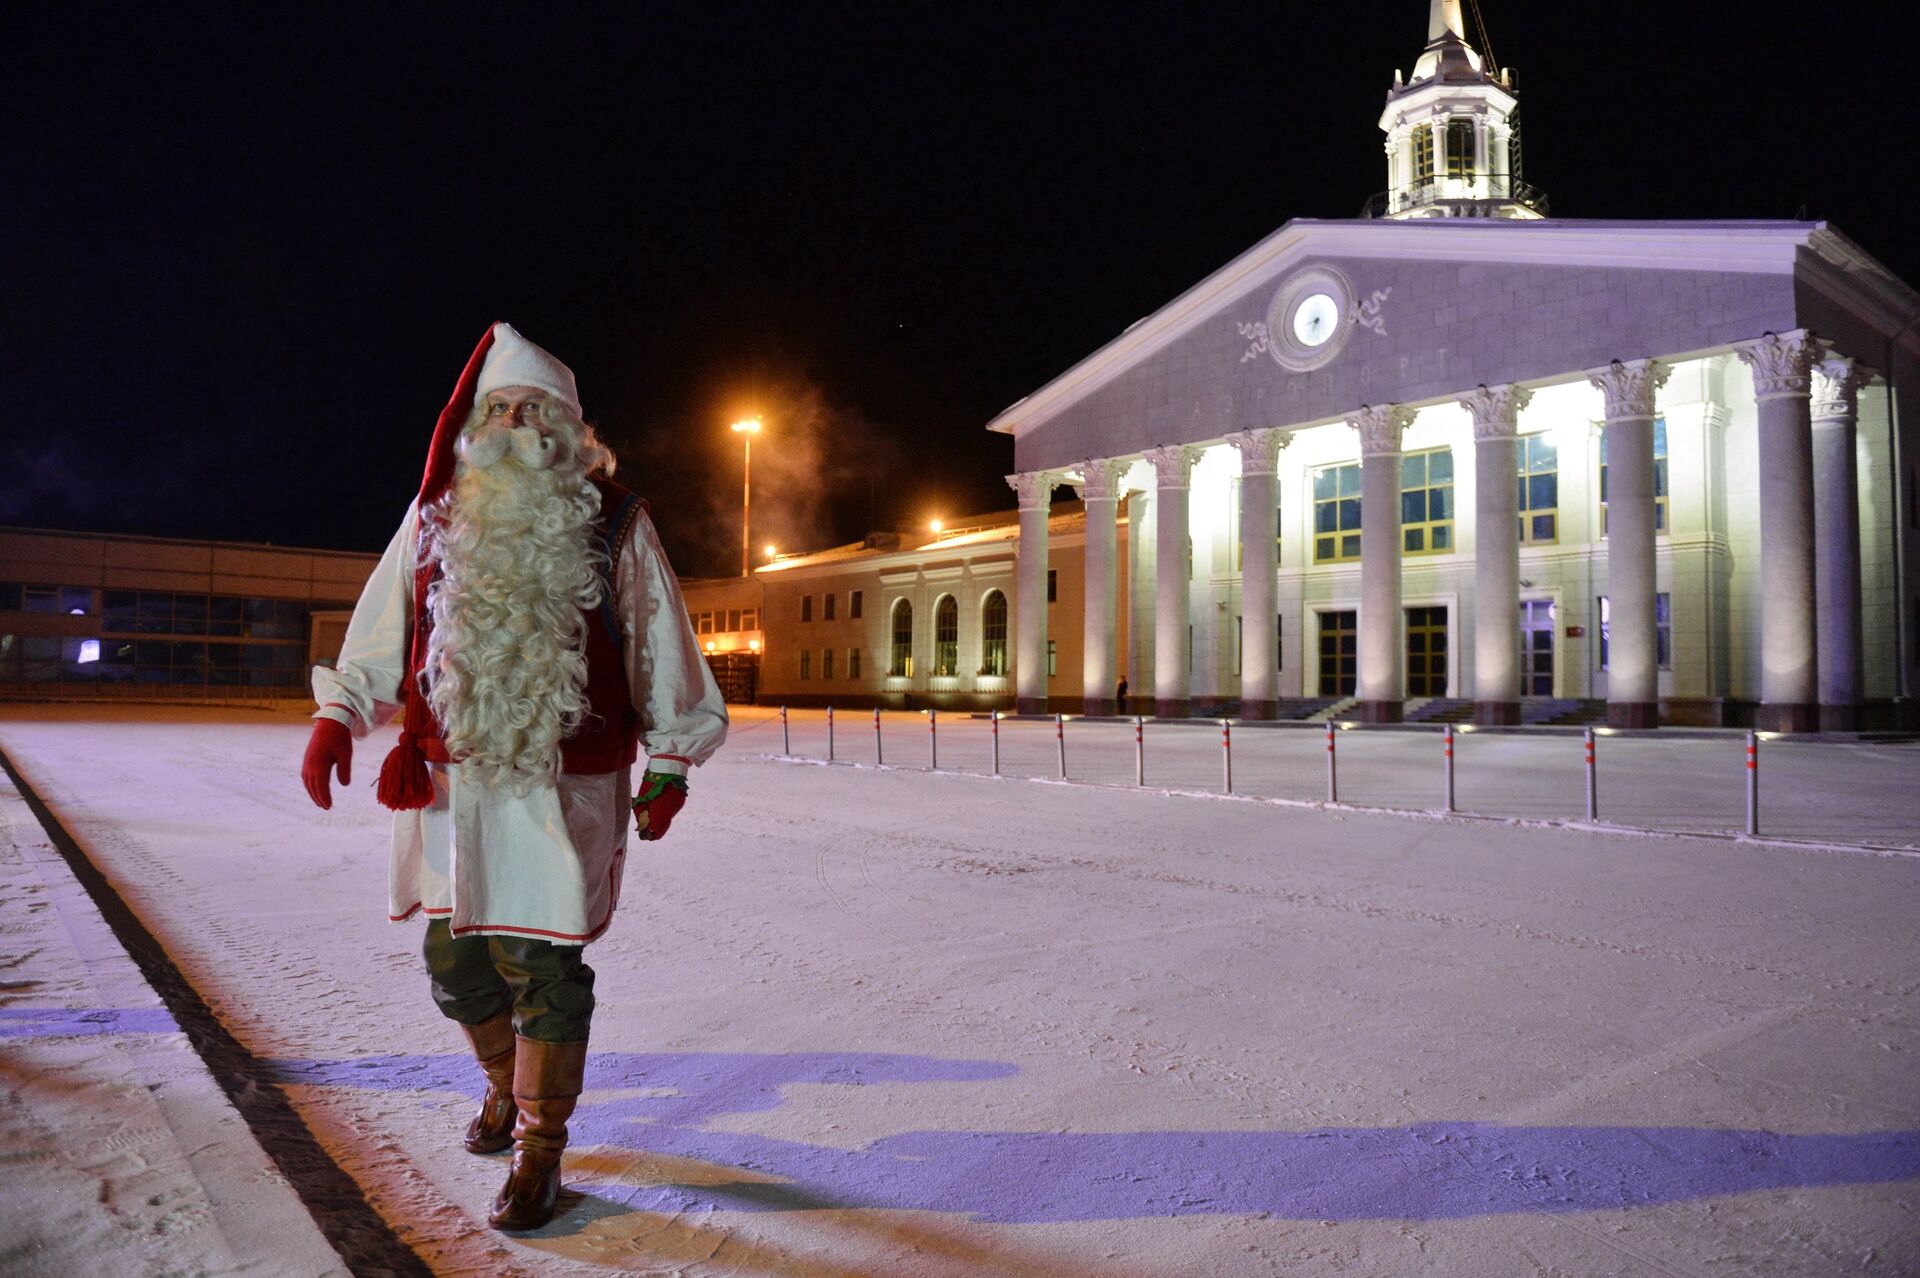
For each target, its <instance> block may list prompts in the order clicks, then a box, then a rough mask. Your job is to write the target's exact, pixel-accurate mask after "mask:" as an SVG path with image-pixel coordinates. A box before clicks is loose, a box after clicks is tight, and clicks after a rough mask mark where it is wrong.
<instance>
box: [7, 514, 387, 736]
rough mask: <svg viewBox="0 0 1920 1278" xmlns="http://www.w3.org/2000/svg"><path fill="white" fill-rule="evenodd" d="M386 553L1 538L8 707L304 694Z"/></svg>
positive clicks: (99, 538)
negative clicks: (15, 703)
mask: <svg viewBox="0 0 1920 1278" xmlns="http://www.w3.org/2000/svg"><path fill="white" fill-rule="evenodd" d="M378 562H379V556H378V555H372V554H353V553H350V552H346V551H335V550H296V549H289V548H286V547H280V546H266V545H256V544H248V543H240V542H221V541H189V540H182V539H177V538H167V537H135V536H119V535H107V534H95V533H76V532H58V531H52V530H46V529H34V528H5V529H0V698H4V697H15V698H19V697H46V696H56V695H57V696H61V697H76V696H99V697H112V696H129V695H131V696H148V697H151V696H156V695H165V696H168V697H189V698H191V697H232V696H247V697H265V698H278V697H290V698H297V697H303V696H305V695H306V688H307V680H308V676H307V672H308V670H309V669H310V668H311V667H312V666H313V665H314V664H315V663H316V662H331V661H332V660H334V659H335V658H336V657H337V656H338V655H339V651H340V643H341V641H342V639H343V638H344V637H345V635H346V628H347V619H348V617H349V616H350V615H351V613H352V611H353V605H354V601H355V600H356V599H357V598H359V595H360V589H361V587H362V586H363V585H365V584H366V580H367V578H368V577H369V576H371V575H372V572H373V568H374V565H375V564H376V563H378Z"/></svg>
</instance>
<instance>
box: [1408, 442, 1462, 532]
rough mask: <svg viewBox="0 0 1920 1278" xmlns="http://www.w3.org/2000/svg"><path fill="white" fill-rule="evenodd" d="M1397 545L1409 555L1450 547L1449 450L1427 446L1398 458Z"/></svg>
mask: <svg viewBox="0 0 1920 1278" xmlns="http://www.w3.org/2000/svg"><path fill="white" fill-rule="evenodd" d="M1400 548H1401V550H1402V551H1403V552H1405V553H1406V554H1409V555H1442V554H1449V553H1451V552H1452V550H1453V452H1452V450H1451V449H1446V448H1430V449H1428V450H1426V451H1425V452H1419V453H1408V454H1407V455H1406V456H1404V457H1402V458H1401V459H1400Z"/></svg>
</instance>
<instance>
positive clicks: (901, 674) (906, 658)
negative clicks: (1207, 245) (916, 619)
mask: <svg viewBox="0 0 1920 1278" xmlns="http://www.w3.org/2000/svg"><path fill="white" fill-rule="evenodd" d="M887 673H888V674H890V675H892V676H894V677H895V678H898V679H910V678H912V677H913V605H912V604H910V603H908V602H907V601H906V600H904V599H901V600H899V601H897V602H896V603H895V604H894V605H893V661H892V662H891V663H890V664H889V665H888V666H887Z"/></svg>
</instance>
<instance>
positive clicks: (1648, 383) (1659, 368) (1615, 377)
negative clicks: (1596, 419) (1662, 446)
mask: <svg viewBox="0 0 1920 1278" xmlns="http://www.w3.org/2000/svg"><path fill="white" fill-rule="evenodd" d="M1672 375H1673V370H1672V369H1671V368H1669V367H1668V366H1667V365H1665V364H1662V363H1661V362H1660V361H1659V360H1657V359H1630V360H1624V361H1623V360H1617V359H1616V360H1614V361H1613V362H1612V363H1611V364H1608V365H1606V366H1604V367H1602V368H1589V369H1588V370H1587V380H1588V381H1589V382H1591V383H1592V384H1593V385H1595V386H1597V387H1599V388H1600V393H1601V394H1602V395H1604V396H1606V400H1607V420H1608V421H1610V422H1613V421H1621V420H1624V419H1626V418H1631V417H1652V416H1653V414H1654V407H1653V396H1654V392H1655V391H1657V390H1659V389H1660V388H1661V387H1662V386H1665V385H1666V384H1667V378H1668V377H1670V376H1672Z"/></svg>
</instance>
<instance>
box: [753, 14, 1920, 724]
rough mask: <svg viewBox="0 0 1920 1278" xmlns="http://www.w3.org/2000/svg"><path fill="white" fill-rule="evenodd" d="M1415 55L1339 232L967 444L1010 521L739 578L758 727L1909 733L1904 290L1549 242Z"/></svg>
mask: <svg viewBox="0 0 1920 1278" xmlns="http://www.w3.org/2000/svg"><path fill="white" fill-rule="evenodd" d="M1428 37H1429V38H1428V42H1427V45H1426V47H1425V48H1424V49H1423V50H1422V52H1421V53H1420V56H1419V58H1418V60H1417V61H1416V63H1415V64H1414V67H1413V70H1412V72H1411V74H1410V75H1408V76H1407V77H1405V78H1404V79H1402V78H1401V77H1399V76H1397V75H1396V77H1395V80H1394V83H1393V85H1392V86H1391V87H1390V88H1389V90H1388V93H1387V100H1386V105H1385V108H1384V110H1383V112H1382V115H1381V117H1380V128H1381V130H1382V133H1383V135H1384V141H1385V153H1386V162H1387V181H1388V189H1387V190H1386V191H1384V192H1382V193H1381V194H1379V195H1377V196H1375V197H1374V198H1373V199H1372V200H1371V201H1369V202H1368V204H1367V207H1366V212H1365V215H1364V216H1362V217H1360V218H1355V219H1351V220H1341V221H1317V220H1305V219H1301V220H1296V221H1292V222H1289V223H1287V224H1286V225H1285V226H1283V227H1281V228H1280V229H1279V230H1278V231H1276V232H1275V233H1274V234H1273V235H1271V236H1269V237H1268V238H1267V239H1265V240H1264V241H1262V242H1261V243H1259V244H1256V245H1254V246H1253V247H1252V248H1251V249H1249V250H1247V251H1246V252H1245V253H1243V254H1241V255H1240V256H1239V257H1238V258H1236V259H1235V260H1233V261H1231V262H1229V263H1227V264H1226V265H1225V266H1223V267H1221V268H1220V269H1219V270H1218V271H1215V272H1214V273H1213V274H1212V275H1210V276H1208V277H1207V278H1206V279H1203V280H1201V281H1200V282H1199V283H1198V284H1196V285H1194V286H1193V287H1192V288H1190V289H1188V290H1187V291H1186V292H1185V293H1183V294H1181V295H1180V296H1179V297H1177V298H1175V299H1174V300H1173V301H1171V302H1170V303H1168V304H1167V305H1166V306H1164V307H1162V308H1161V309H1160V310H1159V311H1157V312H1155V313H1154V314H1152V315H1150V316H1148V317H1147V318H1145V319H1143V320H1141V321H1140V322H1139V323H1137V324H1135V325H1133V326H1132V327H1130V328H1129V329H1128V330H1127V331H1126V332H1125V333H1123V334H1122V335H1121V336H1120V337H1118V338H1116V339H1115V340H1114V341H1112V342H1110V343H1108V344H1107V345H1106V346H1104V347H1102V348H1101V349H1099V350H1097V351H1095V352H1093V353H1092V354H1090V355H1088V356H1087V357H1086V358H1085V359H1083V360H1081V361H1080V362H1079V363H1078V364H1076V365H1075V366H1074V367H1072V368H1071V369H1069V370H1068V371H1067V372H1065V373H1064V374H1062V375H1061V376H1060V377H1058V378H1056V379H1054V380H1053V381H1052V382H1050V383H1048V384H1047V385H1045V386H1043V387H1041V388H1040V389H1038V390H1037V391H1035V392H1034V393H1032V394H1031V395H1029V396H1028V397H1027V398H1025V399H1023V400H1021V401H1020V402H1019V403H1017V404H1015V405H1013V406H1012V407H1011V408H1009V409H1007V410H1006V411H1005V412H1003V413H1001V414H1000V415H999V416H998V417H997V418H995V419H994V420H993V422H992V423H990V425H989V429H990V430H994V431H998V432H1002V433H1004V434H1007V435H1011V436H1012V437H1013V441H1014V456H1015V465H1016V467H1017V473H1015V474H1014V475H1011V476H1009V479H1008V482H1009V483H1010V484H1011V486H1012V488H1013V489H1014V492H1015V494H1016V495H1017V501H1018V507H1019V509H1018V514H1017V517H1016V516H1015V514H1014V513H1013V512H1011V511H1010V512H1007V513H1006V514H1005V515H1003V516H982V517H980V518H977V519H973V520H968V521H965V522H966V523H967V524H968V527H967V528H965V529H962V530H958V531H956V530H952V529H949V530H946V531H944V532H942V533H938V534H935V533H932V532H931V531H928V532H924V533H920V534H915V535H908V536H905V537H904V538H902V537H899V536H897V535H896V536H893V537H890V538H872V539H869V541H868V542H867V543H865V544H861V545H854V546H845V547H837V548H834V549H831V550H826V551H821V552H818V553H816V554H811V555H802V556H794V557H791V558H789V559H786V560H783V561H782V562H780V563H777V564H773V565H769V566H767V567H765V568H763V569H761V570H759V571H758V572H756V574H755V576H756V577H757V578H758V579H759V580H760V582H761V583H762V586H763V588H764V591H765V604H764V608H763V609H762V613H761V618H762V625H763V628H764V633H763V635H762V636H761V638H762V639H763V642H764V645H765V646H764V654H763V657H762V663H761V681H760V685H759V699H760V700H762V701H790V702H792V703H794V704H822V703H837V704H842V705H863V704H875V703H882V704H887V703H890V704H895V705H899V704H913V705H942V704H947V705H973V706H983V705H1009V704H1012V705H1017V707H1018V709H1020V710H1022V711H1029V712H1031V711H1040V710H1075V711H1080V710H1084V711H1085V712H1087V713H1102V712H1111V711H1112V710H1113V709H1114V708H1115V703H1114V695H1115V691H1116V687H1117V684H1118V682H1119V681H1120V679H1121V678H1122V677H1124V678H1126V680H1127V681H1128V683H1129V685H1130V689H1131V693H1132V705H1131V706H1130V707H1129V708H1130V709H1133V710H1139V709H1142V708H1146V709H1149V710H1156V711H1157V712H1158V713H1160V714H1162V715H1168V716H1179V715H1184V714H1187V713H1189V712H1192V711H1198V710H1204V711H1205V712H1207V713H1210V714H1214V713H1219V714H1237V715H1239V716H1240V717H1242V718H1245V719H1263V718H1268V719H1271V718H1301V717H1307V716H1313V715H1318V716H1325V715H1327V714H1329V713H1333V714H1338V715H1339V716H1341V717H1349V716H1351V717H1363V718H1366V719H1369V720H1372V721H1376V722H1392V721H1395V720H1397V719H1400V718H1402V717H1403V716H1404V715H1406V714H1408V713H1409V709H1410V708H1411V711H1412V713H1413V714H1414V715H1415V716H1417V717H1427V716H1429V715H1432V714H1434V713H1436V711H1438V712H1441V713H1445V714H1447V715H1449V716H1450V717H1463V716H1470V717H1472V718H1474V719H1477V720H1478V721H1480V722H1482V723H1487V724H1505V723H1513V722H1516V721H1534V720H1537V719H1539V718H1540V717H1542V716H1543V715H1544V714H1545V713H1547V712H1548V711H1549V710H1553V711H1554V712H1555V713H1558V710H1557V709H1556V708H1555V707H1557V706H1560V705H1564V704H1565V703H1567V702H1583V703H1585V705H1584V706H1582V707H1580V708H1579V712H1581V713H1587V714H1595V713H1598V714H1601V715H1603V717H1604V719H1605V720H1606V721H1608V722H1611V723H1613V724H1616V725H1621V726H1635V727H1645V726H1652V725H1655V724H1657V723H1662V722H1669V723H1676V722H1677V723H1699V724H1742V723H1758V724H1759V725H1761V726H1763V727H1767V728H1772V729H1778V730H1783V731H1802V730H1808V729H1813V728H1816V727H1819V726H1822V725H1824V726H1826V727H1828V728H1833V729H1847V728H1853V727H1858V726H1864V725H1868V724H1880V723H1886V722H1889V721H1896V720H1900V719H1902V718H1904V719H1906V720H1911V718H1912V707H1913V703H1912V702H1911V701H1910V700H1908V696H1909V690H1910V687H1911V680H1912V678H1913V674H1914V669H1915V662H1916V659H1917V655H1920V654H1917V653H1916V647H1915V639H1914V632H1915V630H1916V629H1920V577H1917V576H1916V570H1915V567H1914V564H1915V557H1916V552H1920V501H1917V500H1916V496H1915V492H1916V474H1915V467H1914V460H1913V459H1915V457H1916V456H1917V455H1920V452H1917V450H1920V438H1916V425H1915V416H1914V414H1913V412H1912V410H1911V409H1909V408H1906V407H1905V406H1906V405H1910V404H1913V403H1915V402H1920V401H1917V400H1916V395H1917V394H1920V378H1917V376H1916V357H1920V294H1916V292H1915V291H1914V290H1913V289H1912V288H1911V287H1909V286H1908V285H1907V284H1905V283H1903V282H1902V281H1900V280H1899V279H1897V278H1895V277H1894V276H1893V275H1891V274H1890V273H1889V272H1888V271H1887V270H1886V269H1885V268H1884V267H1883V266H1881V265H1880V264H1879V263H1878V262H1876V261H1874V260H1873V258H1871V257H1870V256H1868V255H1867V254H1866V253H1865V252H1863V251H1862V250H1861V249H1860V248H1859V247H1858V246H1856V245H1855V244H1853V243H1852V242H1851V241H1849V240H1848V239H1847V238H1846V237H1845V236H1844V235H1842V234H1841V233H1840V232H1839V231H1838V230H1836V229H1835V228H1833V227H1832V226H1830V225H1828V224H1826V223H1820V222H1779V221H1736V222H1681V221H1667V222H1617V221H1585V220H1574V219H1561V218H1552V217H1548V216H1546V213H1547V204H1546V200H1545V198H1544V197H1543V196H1542V195H1541V193H1539V192H1538V191H1536V190H1534V189H1533V188H1532V187H1530V186H1528V185H1527V184H1526V183H1525V182H1524V181H1523V180H1522V178H1521V174H1520V164H1519V152H1518V146H1517V129H1516V127H1515V118H1516V117H1515V112H1516V110H1517V105H1518V103H1517V98H1516V95H1515V91H1514V88H1513V78H1512V76H1511V74H1510V73H1509V72H1508V71H1506V70H1504V69H1500V68H1495V67H1492V66H1489V65H1487V64H1486V62H1485V61H1484V60H1483V59H1482V57H1481V56H1480V54H1479V52H1478V51H1477V50H1475V49H1474V48H1473V47H1472V46H1471V45H1470V44H1469V43H1468V41H1467V40H1466V38H1465V35H1464V28H1463V25H1462V23H1461V20H1460V14H1459V8H1458V4H1457V3H1456V2H1454V0H1432V3H1431V6H1430V14H1429V27H1428ZM1074 498H1077V499H1078V500H1073V499H1074ZM1016 519H1017V523H1016ZM854 592H858V593H857V594H856V593H854ZM850 608H851V609H852V611H851V613H850V612H849V609H850ZM721 638H722V639H723V640H724V638H725V637H724V636H721ZM850 666H851V667H852V669H851V670H850V669H849V667H850ZM1009 685H1011V687H1010V686H1009Z"/></svg>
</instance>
